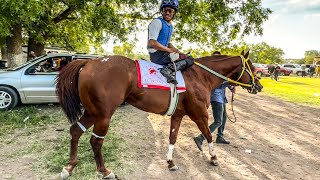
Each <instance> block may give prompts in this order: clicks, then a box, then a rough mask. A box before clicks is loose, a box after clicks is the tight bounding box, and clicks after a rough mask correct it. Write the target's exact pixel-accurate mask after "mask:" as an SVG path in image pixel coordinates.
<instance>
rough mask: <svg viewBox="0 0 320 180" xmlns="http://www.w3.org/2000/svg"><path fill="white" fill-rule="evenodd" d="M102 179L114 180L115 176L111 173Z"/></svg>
mask: <svg viewBox="0 0 320 180" xmlns="http://www.w3.org/2000/svg"><path fill="white" fill-rule="evenodd" d="M102 179H116V175H115V174H114V173H113V172H110V174H109V175H107V176H105V177H103V178H102Z"/></svg>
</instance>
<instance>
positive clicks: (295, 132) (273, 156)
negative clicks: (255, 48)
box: [0, 90, 320, 180]
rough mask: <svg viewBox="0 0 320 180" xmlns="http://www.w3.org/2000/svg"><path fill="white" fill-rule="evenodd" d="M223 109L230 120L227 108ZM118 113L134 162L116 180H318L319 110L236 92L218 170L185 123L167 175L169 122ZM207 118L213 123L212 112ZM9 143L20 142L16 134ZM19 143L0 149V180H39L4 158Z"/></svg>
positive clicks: (131, 111) (26, 165)
mask: <svg viewBox="0 0 320 180" xmlns="http://www.w3.org/2000/svg"><path fill="white" fill-rule="evenodd" d="M227 107H228V108H229V110H228V113H229V117H230V118H231V119H233V116H232V112H231V111H230V104H229V105H228V106H227ZM118 111H119V112H120V113H125V114H126V116H127V117H130V118H126V119H123V121H124V123H123V124H124V127H123V129H122V130H121V134H123V136H124V138H125V139H126V142H127V143H128V145H129V147H130V152H128V153H133V154H135V155H134V156H131V155H130V156H129V155H128V156H127V157H134V158H131V159H124V160H123V161H124V162H127V164H128V165H129V164H130V165H132V166H133V167H134V169H135V170H134V171H132V170H131V171H123V172H118V177H119V179H130V180H140V179H141V180H145V179H148V180H152V179H166V180H171V179H172V180H188V179H192V180H207V179H208V180H212V179H227V180H229V179H250V180H251V179H290V180H291V179H310V180H311V179H312V180H313V179H320V109H319V108H313V107H308V106H302V105H296V104H293V103H288V102H284V101H282V100H279V99H276V98H271V97H268V96H264V95H261V94H259V95H251V94H248V93H246V92H245V91H243V90H238V92H237V94H236V97H235V102H234V112H235V114H236V117H237V122H236V123H231V122H230V121H228V122H227V125H226V130H225V138H226V139H227V140H230V141H231V144H230V145H221V144H215V150H216V153H217V155H218V160H219V163H220V165H219V166H212V165H210V164H209V158H210V156H209V153H208V146H207V143H205V144H204V152H203V153H201V152H200V151H199V150H198V149H197V147H196V145H195V144H194V141H193V139H192V137H193V136H196V135H198V134H199V130H198V129H197V127H196V125H195V123H194V122H192V121H191V120H190V119H189V118H188V117H185V118H184V119H183V121H182V124H181V127H180V131H179V135H178V140H177V143H176V145H175V151H174V154H173V160H174V162H175V164H176V165H177V166H178V167H179V170H177V171H174V172H170V171H169V170H168V169H167V163H166V153H167V150H168V141H169V140H168V137H169V126H170V118H169V117H164V116H160V115H155V114H150V113H146V112H143V111H140V110H138V109H136V108H134V107H132V106H130V105H127V106H124V107H120V108H119V109H118ZM209 114H210V118H211V119H210V121H212V113H211V110H209ZM53 126H57V125H53ZM49 128H50V127H49ZM54 136H55V135H54V134H51V135H50V136H49V137H50V139H52V138H54ZM215 137H216V135H215V134H214V135H213V138H214V139H215ZM12 138H19V134H15V135H13V137H12ZM6 141H10V139H7V140H6ZM23 142H24V140H23V139H20V140H19V139H18V140H17V143H15V144H14V145H12V146H6V147H3V146H2V147H0V179H43V178H41V177H40V176H39V173H37V172H34V171H33V170H32V164H33V161H34V158H33V156H34V155H28V156H24V157H22V158H20V160H19V161H12V160H9V159H10V158H9V157H8V156H7V155H6V154H8V152H10V151H19V147H20V146H22V145H23ZM2 143H3V142H2ZM2 143H1V144H2ZM249 151H251V153H248V152H249ZM124 169H125V167H124ZM17 172H20V173H17ZM115 173H116V174H117V172H115Z"/></svg>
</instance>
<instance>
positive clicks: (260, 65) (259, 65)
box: [254, 64, 266, 68]
mask: <svg viewBox="0 0 320 180" xmlns="http://www.w3.org/2000/svg"><path fill="white" fill-rule="evenodd" d="M254 66H255V67H257V68H265V67H266V66H265V65H264V64H254Z"/></svg>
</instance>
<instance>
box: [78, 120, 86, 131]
mask: <svg viewBox="0 0 320 180" xmlns="http://www.w3.org/2000/svg"><path fill="white" fill-rule="evenodd" d="M77 124H78V126H79V127H80V129H81V130H82V131H83V132H86V130H87V129H86V127H84V126H83V125H82V124H81V123H80V122H77Z"/></svg>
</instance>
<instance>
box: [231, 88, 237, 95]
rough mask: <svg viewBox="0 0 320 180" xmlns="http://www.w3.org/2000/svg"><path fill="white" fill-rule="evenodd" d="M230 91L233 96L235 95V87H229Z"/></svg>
mask: <svg viewBox="0 0 320 180" xmlns="http://www.w3.org/2000/svg"><path fill="white" fill-rule="evenodd" d="M230 91H231V92H232V93H233V94H235V93H236V87H234V86H231V87H230Z"/></svg>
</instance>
